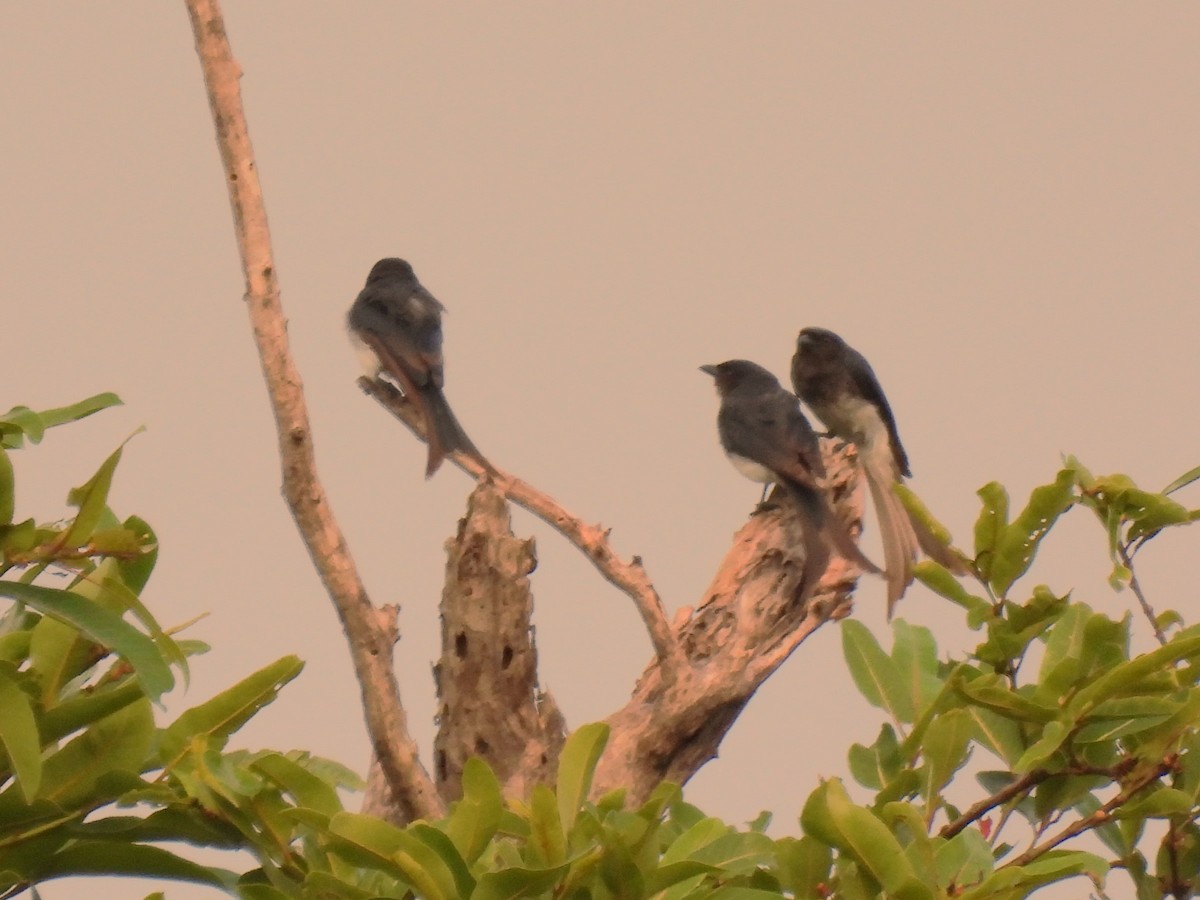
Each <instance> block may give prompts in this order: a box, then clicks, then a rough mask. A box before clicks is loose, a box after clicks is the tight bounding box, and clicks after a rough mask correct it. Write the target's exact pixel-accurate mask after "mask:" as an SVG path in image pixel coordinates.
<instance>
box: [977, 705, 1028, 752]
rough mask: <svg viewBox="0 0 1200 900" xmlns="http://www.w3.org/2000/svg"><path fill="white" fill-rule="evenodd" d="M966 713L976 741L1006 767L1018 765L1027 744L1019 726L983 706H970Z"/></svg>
mask: <svg viewBox="0 0 1200 900" xmlns="http://www.w3.org/2000/svg"><path fill="white" fill-rule="evenodd" d="M965 711H966V713H967V715H968V716H970V717H971V723H972V725H973V726H974V734H975V739H976V740H977V741H979V743H981V744H983V746H985V747H987V748H988V749H989V750H990V751H992V753H994V754H996V756H997V757H999V758H1000V759H1001V760H1003V761H1004V763H1005V764H1006V765H1009V766H1014V765H1016V763H1017V760H1018V759H1020V758H1021V754H1022V753H1024V752H1025V742H1024V740H1023V738H1022V736H1021V729H1020V728H1019V727H1017V724H1016V723H1015V722H1013V721H1012V719H1006V718H1005V717H1004V716H1001V715H999V714H998V713H995V712H992V710H990V709H985V708H983V707H981V706H968V707H966V708H965Z"/></svg>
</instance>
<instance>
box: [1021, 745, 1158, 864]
mask: <svg viewBox="0 0 1200 900" xmlns="http://www.w3.org/2000/svg"><path fill="white" fill-rule="evenodd" d="M1175 762H1176V758H1175V757H1174V756H1172V757H1169V758H1167V759H1164V760H1163V761H1162V762H1161V763H1159V764H1158V765H1157V766H1155V767H1154V768H1153V769H1151V770H1150V771H1149V772H1147V773H1145V774H1144V775H1142V776H1141V777H1140V778H1136V779H1134V780H1133V781H1132V782H1131V783H1130V785H1129V787H1127V788H1125V790H1123V791H1121V793H1119V794H1117V795H1116V796H1115V797H1113V798H1112V799H1111V800H1109V801H1108V802H1107V803H1105V804H1104V805H1103V806H1101V807H1100V808H1099V809H1097V810H1096V811H1095V812H1093V813H1091V814H1090V815H1087V816H1083V817H1082V818H1080V819H1078V820H1076V821H1074V822H1072V823H1071V824H1070V825H1068V826H1067V827H1066V828H1064V829H1063V830H1062V831H1060V832H1059V833H1058V834H1056V835H1054V837H1052V838H1050V839H1049V840H1046V841H1043V842H1042V843H1040V844H1038V845H1037V846H1034V847H1030V848H1029V849H1028V850H1026V851H1025V852H1024V853H1022V854H1021V855H1020V856H1018V857H1017V858H1016V859H1014V860H1012V861H1011V862H1008V863H1006V864H1005V865H1004V866H1003V868H1007V867H1008V866H1024V865H1028V864H1029V863H1031V862H1033V861H1034V860H1035V859H1037V858H1038V857H1039V856H1041V855H1042V854H1044V853H1048V852H1049V851H1051V850H1053V849H1054V848H1055V847H1057V846H1058V845H1059V844H1061V843H1063V842H1064V841H1069V840H1070V839H1071V838H1073V837H1076V836H1077V835H1080V834H1083V833H1084V832H1085V831H1091V830H1092V829H1093V828H1098V827H1099V826H1101V825H1103V824H1104V823H1106V822H1107V821H1109V819H1110V818H1111V817H1112V811H1113V810H1114V809H1117V808H1118V807H1120V806H1124V805H1125V804H1126V803H1128V802H1129V801H1130V800H1131V799H1132V798H1133V796H1134V795H1135V794H1137V793H1138V792H1140V791H1142V790H1144V789H1146V788H1147V787H1149V786H1150V785H1151V784H1153V783H1154V782H1156V781H1158V779H1160V778H1162V777H1163V776H1164V775H1167V774H1168V773H1170V772H1171V771H1172V770H1174V768H1175Z"/></svg>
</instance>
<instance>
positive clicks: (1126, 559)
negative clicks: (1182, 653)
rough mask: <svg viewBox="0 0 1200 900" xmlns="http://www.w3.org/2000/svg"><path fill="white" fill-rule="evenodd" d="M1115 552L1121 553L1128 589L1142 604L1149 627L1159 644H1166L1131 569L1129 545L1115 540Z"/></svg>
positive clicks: (1152, 610)
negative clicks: (1126, 571) (1125, 569)
mask: <svg viewBox="0 0 1200 900" xmlns="http://www.w3.org/2000/svg"><path fill="white" fill-rule="evenodd" d="M1117 552H1118V553H1119V554H1121V564H1122V565H1123V566H1125V568H1127V569H1128V570H1129V589H1130V590H1131V591H1133V595H1134V596H1135V597H1137V598H1138V603H1140V604H1141V605H1142V612H1143V613H1144V614H1145V616H1146V618H1147V619H1148V620H1149V621H1150V627H1151V628H1153V629H1154V636H1155V637H1156V638H1158V642H1159V643H1160V644H1166V642H1167V636H1166V635H1165V634H1164V633H1163V630H1162V629H1161V628H1159V627H1158V618H1157V617H1156V616H1155V615H1154V607H1152V606H1151V605H1150V601H1149V600H1147V599H1146V595H1145V594H1144V593H1142V585H1141V583H1140V582H1139V581H1138V578H1137V572H1135V571H1134V570H1133V557H1132V556H1131V555H1130V553H1129V546H1128V545H1127V544H1126V543H1125V542H1124V541H1117Z"/></svg>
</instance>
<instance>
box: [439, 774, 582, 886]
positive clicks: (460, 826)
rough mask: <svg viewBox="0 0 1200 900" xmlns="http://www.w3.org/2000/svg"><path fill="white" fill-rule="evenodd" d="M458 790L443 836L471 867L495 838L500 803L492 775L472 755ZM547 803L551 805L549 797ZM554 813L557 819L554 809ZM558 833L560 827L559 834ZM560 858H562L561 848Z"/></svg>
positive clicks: (494, 777)
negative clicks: (459, 798) (446, 836)
mask: <svg viewBox="0 0 1200 900" xmlns="http://www.w3.org/2000/svg"><path fill="white" fill-rule="evenodd" d="M539 787H540V785H539ZM462 790H463V796H462V799H461V800H459V801H458V803H457V805H455V807H454V811H453V812H452V813H450V816H449V817H448V818H447V819H446V833H447V834H448V835H449V836H450V840H452V841H453V842H454V846H455V847H457V848H458V852H459V853H460V854H461V855H462V858H463V859H464V860H465V861H466V862H467V864H468V865H473V864H474V862H475V860H477V859H479V857H480V855H481V854H482V853H483V851H484V850H486V849H487V845H488V842H489V841H491V840H492V838H493V837H495V836H496V831H497V829H499V827H500V814H501V812H502V810H503V808H504V801H503V798H502V797H501V795H500V782H499V781H498V780H497V779H496V776H495V774H493V772H492V770H491V769H490V768H489V767H488V764H487V763H485V762H484V761H483V760H481V759H478V758H477V757H474V756H472V757H471V758H470V759H468V760H467V762H466V765H464V766H463V771H462ZM534 790H535V791H536V790H537V788H534ZM547 793H549V791H547ZM550 802H551V804H553V803H554V799H553V795H552V794H551V801H550ZM535 805H536V804H535ZM555 813H556V814H555V819H556V820H557V807H555ZM561 831H562V829H561V826H560V827H559V832H560V834H561ZM563 856H564V857H565V856H566V851H565V847H564V851H563ZM559 862H561V859H560V860H559Z"/></svg>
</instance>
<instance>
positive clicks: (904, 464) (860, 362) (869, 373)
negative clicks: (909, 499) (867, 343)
mask: <svg viewBox="0 0 1200 900" xmlns="http://www.w3.org/2000/svg"><path fill="white" fill-rule="evenodd" d="M847 350H848V351H849V353H850V354H851V356H850V360H849V363H850V365H849V367H848V368H849V370H850V373H851V377H852V378H853V380H854V387H855V388H857V390H858V393H859V395H860V396H861V397H862V398H863V399H864V400H866V401H867V402H868V403H870V404H871V405H872V406H874V407H875V409H876V410H877V411H878V412H879V418H880V419H882V420H883V424H884V427H885V428H887V433H888V440H889V441H890V442H891V445H892V457H893V458H894V459H895V461H896V469H897V470H898V471H899V473H900V474H901V475H903V476H905V477H908V476H910V475H912V471H911V470H910V469H909V467H908V454H907V453H905V452H904V445H903V444H901V443H900V432H899V431H897V429H896V417H895V416H894V415H892V407H891V406H890V405H889V404H888V402H887V397H885V396H884V395H883V388H882V387H881V386H880V384H879V379H878V378H876V377H875V370H874V369H872V368H871V364H870V363H869V362H867V359H866V357H865V356H863V355H862V354H861V353H859V352H858V351H857V350H851V349H850V348H847Z"/></svg>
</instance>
